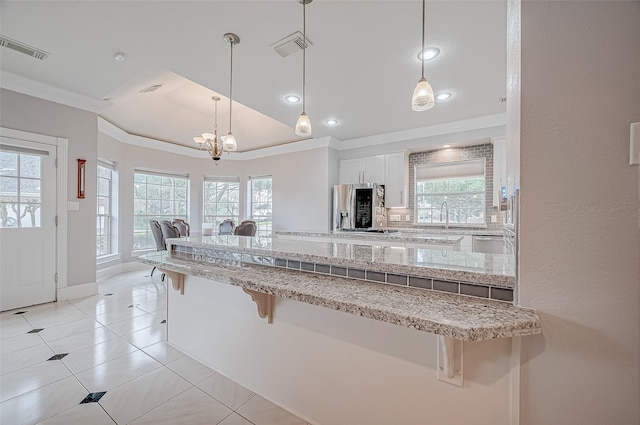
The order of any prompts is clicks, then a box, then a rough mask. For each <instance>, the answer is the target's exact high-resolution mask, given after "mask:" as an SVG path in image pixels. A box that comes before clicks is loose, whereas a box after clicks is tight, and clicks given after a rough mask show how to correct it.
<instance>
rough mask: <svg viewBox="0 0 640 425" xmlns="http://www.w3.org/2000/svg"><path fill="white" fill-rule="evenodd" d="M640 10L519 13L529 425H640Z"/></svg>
mask: <svg viewBox="0 0 640 425" xmlns="http://www.w3.org/2000/svg"><path fill="white" fill-rule="evenodd" d="M639 40H640V2H637V1H634V2H621V1H602V2H539V1H523V2H522V98H521V101H522V123H521V144H520V148H521V162H520V165H521V169H520V180H521V198H520V199H521V205H520V206H521V208H520V212H521V221H520V268H519V272H520V279H519V290H520V301H521V304H522V305H523V306H526V307H532V308H535V309H537V310H538V312H539V314H540V316H541V319H542V331H543V334H542V335H540V336H535V337H527V338H523V366H522V387H521V424H522V425H549V424H562V425H573V424H576V425H578V424H579V425H601V424H616V425H637V424H638V423H640V412H639V406H640V404H639V403H638V400H640V388H639V387H640V376H639V371H638V369H639V366H638V363H639V359H640V349H639V338H638V337H639V335H640V315H639V308H638V306H639V304H640V228H639V227H638V219H639V217H638V215H639V211H640V202H639V200H638V184H639V182H638V166H630V165H629V124H630V123H631V122H635V121H638V117H640V44H639Z"/></svg>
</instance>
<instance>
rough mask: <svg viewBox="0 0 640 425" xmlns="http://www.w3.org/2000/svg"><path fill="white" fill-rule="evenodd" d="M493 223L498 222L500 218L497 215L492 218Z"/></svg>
mask: <svg viewBox="0 0 640 425" xmlns="http://www.w3.org/2000/svg"><path fill="white" fill-rule="evenodd" d="M491 222H492V223H497V222H498V216H497V215H492V216H491Z"/></svg>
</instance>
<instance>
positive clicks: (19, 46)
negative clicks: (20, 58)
mask: <svg viewBox="0 0 640 425" xmlns="http://www.w3.org/2000/svg"><path fill="white" fill-rule="evenodd" d="M0 46H2V47H7V48H9V49H11V50H15V51H16V52H20V53H24V54H25V55H29V56H31V57H34V58H36V59H40V60H42V59H46V58H47V56H49V52H45V51H44V50H40V49H36V48H35V47H31V46H29V45H27V44H24V43H20V42H19V41H16V40H13V39H11V38H9V37H5V36H4V35H0Z"/></svg>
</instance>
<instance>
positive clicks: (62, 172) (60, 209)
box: [0, 127, 69, 301]
mask: <svg viewBox="0 0 640 425" xmlns="http://www.w3.org/2000/svg"><path fill="white" fill-rule="evenodd" d="M0 136H2V137H9V138H12V139H18V140H24V141H26V142H37V143H43V144H45V145H53V146H55V147H56V148H57V149H56V192H57V193H56V215H57V216H58V226H57V227H56V273H57V274H58V283H57V285H56V301H57V300H58V293H59V292H60V289H62V288H66V287H67V173H68V170H67V163H68V159H67V155H68V151H69V140H68V139H65V138H63V137H53V136H46V135H44V134H36V133H29V132H26V131H20V130H14V129H11V128H5V127H0Z"/></svg>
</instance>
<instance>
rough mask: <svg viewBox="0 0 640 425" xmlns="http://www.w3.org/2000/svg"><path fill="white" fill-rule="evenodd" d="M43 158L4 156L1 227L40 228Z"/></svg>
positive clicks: (0, 185)
mask: <svg viewBox="0 0 640 425" xmlns="http://www.w3.org/2000/svg"><path fill="white" fill-rule="evenodd" d="M41 183H42V157H41V156H40V155H30V154H24V153H14V152H0V227H3V228H7V227H40V226H41V224H40V212H41V211H40V210H41V207H42V196H41V187H42V184H41Z"/></svg>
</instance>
